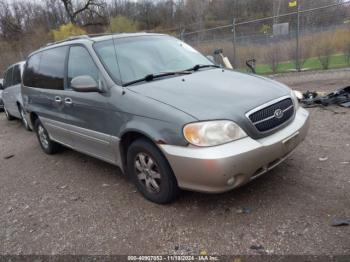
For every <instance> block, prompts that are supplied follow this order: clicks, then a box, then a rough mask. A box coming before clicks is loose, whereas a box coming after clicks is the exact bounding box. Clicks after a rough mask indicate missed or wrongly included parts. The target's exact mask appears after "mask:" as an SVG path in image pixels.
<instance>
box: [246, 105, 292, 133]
mask: <svg viewBox="0 0 350 262" xmlns="http://www.w3.org/2000/svg"><path fill="white" fill-rule="evenodd" d="M278 111H279V113H280V114H277V113H278ZM276 114H277V116H276ZM293 115H294V105H293V101H292V99H290V98H287V99H284V100H281V101H279V102H277V103H275V104H273V105H270V106H267V107H265V108H263V109H261V110H259V111H257V112H254V113H252V114H250V115H249V119H250V121H252V123H253V125H254V126H255V127H256V129H257V130H258V131H260V132H267V131H269V130H272V129H274V128H276V127H278V126H280V125H282V124H283V123H285V122H287V121H288V120H289V119H291V118H292V117H293Z"/></svg>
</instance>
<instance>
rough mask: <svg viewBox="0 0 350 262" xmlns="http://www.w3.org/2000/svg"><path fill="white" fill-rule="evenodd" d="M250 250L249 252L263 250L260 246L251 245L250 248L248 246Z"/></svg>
mask: <svg viewBox="0 0 350 262" xmlns="http://www.w3.org/2000/svg"><path fill="white" fill-rule="evenodd" d="M250 249H251V250H257V251H262V250H264V249H265V248H264V247H263V246H262V245H252V246H250Z"/></svg>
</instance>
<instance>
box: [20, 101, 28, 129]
mask: <svg viewBox="0 0 350 262" xmlns="http://www.w3.org/2000/svg"><path fill="white" fill-rule="evenodd" d="M18 109H19V113H20V114H21V120H22V124H23V126H24V128H25V129H27V130H28V131H30V130H31V129H30V127H29V123H28V120H27V117H26V113H25V111H24V109H23V107H22V106H18Z"/></svg>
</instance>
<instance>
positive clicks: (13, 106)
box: [2, 61, 30, 130]
mask: <svg viewBox="0 0 350 262" xmlns="http://www.w3.org/2000/svg"><path fill="white" fill-rule="evenodd" d="M24 64H25V61H22V62H19V63H16V64H13V65H11V66H10V67H9V68H7V69H6V71H5V73H4V82H3V91H2V101H3V104H4V105H3V107H4V111H5V115H6V118H7V119H8V120H13V119H15V118H18V119H21V120H22V123H23V125H24V127H25V128H26V129H27V130H29V129H30V127H29V125H28V122H27V118H26V117H25V111H24V110H23V101H22V94H21V82H22V74H23V68H24Z"/></svg>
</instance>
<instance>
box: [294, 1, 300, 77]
mask: <svg viewBox="0 0 350 262" xmlns="http://www.w3.org/2000/svg"><path fill="white" fill-rule="evenodd" d="M299 34H300V1H299V0H297V50H296V63H295V65H296V70H297V71H298V72H300V71H301V65H300V35H299Z"/></svg>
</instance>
